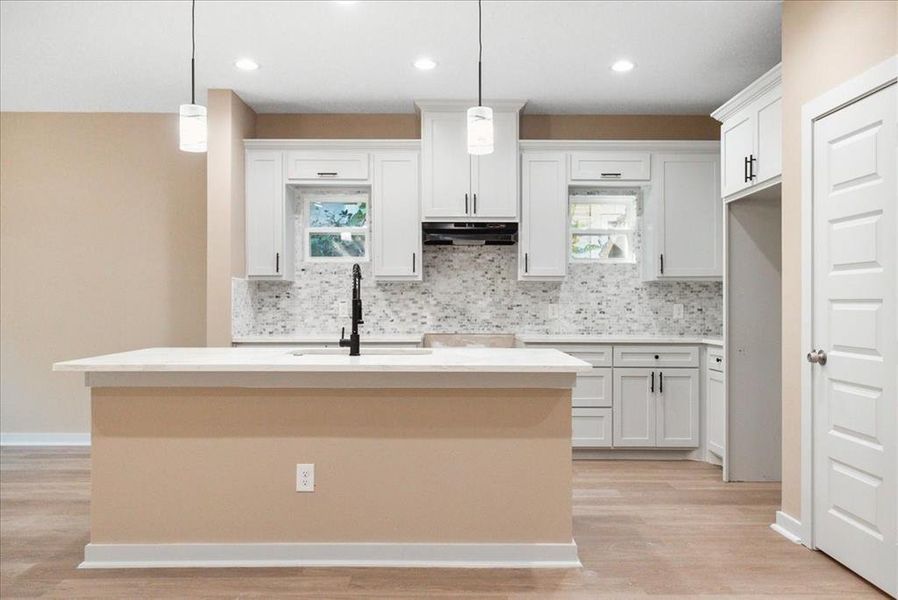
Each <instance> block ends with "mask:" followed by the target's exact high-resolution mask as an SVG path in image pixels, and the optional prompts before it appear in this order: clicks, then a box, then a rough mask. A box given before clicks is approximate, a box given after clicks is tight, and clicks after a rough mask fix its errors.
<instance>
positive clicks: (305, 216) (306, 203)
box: [302, 195, 371, 263]
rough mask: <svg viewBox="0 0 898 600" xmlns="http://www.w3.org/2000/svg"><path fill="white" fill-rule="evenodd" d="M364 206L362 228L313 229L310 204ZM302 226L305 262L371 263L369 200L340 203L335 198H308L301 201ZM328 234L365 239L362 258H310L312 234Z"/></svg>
mask: <svg viewBox="0 0 898 600" xmlns="http://www.w3.org/2000/svg"><path fill="white" fill-rule="evenodd" d="M315 202H317V203H319V204H364V205H365V206H366V212H365V226H364V227H313V226H312V225H311V224H310V223H311V221H312V204H313V203H315ZM302 225H303V238H304V240H303V245H304V247H305V248H304V252H305V261H306V262H320V263H354V262H370V261H371V199H370V196H367V195H366V196H365V198H364V199H359V200H350V201H342V200H339V199H337V198H334V199H322V198H320V197H315V196H310V197H307V198H305V199H304V200H303V210H302ZM316 233H318V234H330V235H334V234H336V235H341V234H343V233H348V234H350V235H362V236H364V238H365V244H364V247H365V254H364V255H363V256H312V235H313V234H316Z"/></svg>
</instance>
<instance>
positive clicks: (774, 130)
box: [751, 88, 783, 185]
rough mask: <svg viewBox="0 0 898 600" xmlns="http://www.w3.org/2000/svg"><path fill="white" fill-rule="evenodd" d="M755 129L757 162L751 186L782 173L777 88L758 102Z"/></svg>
mask: <svg viewBox="0 0 898 600" xmlns="http://www.w3.org/2000/svg"><path fill="white" fill-rule="evenodd" d="M755 127H756V129H755V139H756V140H757V143H756V144H755V149H756V150H757V153H756V155H755V158H756V159H757V162H756V163H755V164H754V169H753V174H754V177H753V178H752V180H751V183H752V185H757V184H759V183H763V182H765V181H767V180H768V179H771V178H773V177H776V176H777V175H781V174H782V173H783V144H782V139H783V134H782V131H783V109H782V93H781V92H780V90H779V88H777V89H775V90H773V91H772V92H770V93H768V94H766V95H765V96H763V97H762V98H761V99H760V100H759V101H758V104H757V114H756V116H755Z"/></svg>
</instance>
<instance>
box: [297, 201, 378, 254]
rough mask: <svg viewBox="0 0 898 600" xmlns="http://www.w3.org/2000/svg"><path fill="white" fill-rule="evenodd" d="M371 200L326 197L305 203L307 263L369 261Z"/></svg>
mask: <svg viewBox="0 0 898 600" xmlns="http://www.w3.org/2000/svg"><path fill="white" fill-rule="evenodd" d="M368 206H369V205H368V196H367V194H361V193H350V194H345V195H344V194H327V196H326V197H321V196H317V195H316V196H315V197H312V198H309V199H308V200H307V202H306V211H305V225H306V227H305V246H306V259H307V260H309V261H313V262H319V261H320V262H343V261H345V262H349V261H360V260H368V238H369V233H370V232H369V226H368Z"/></svg>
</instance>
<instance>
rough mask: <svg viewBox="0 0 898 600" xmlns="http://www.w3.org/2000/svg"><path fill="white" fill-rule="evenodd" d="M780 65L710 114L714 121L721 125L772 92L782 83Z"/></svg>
mask: <svg viewBox="0 0 898 600" xmlns="http://www.w3.org/2000/svg"><path fill="white" fill-rule="evenodd" d="M782 67H783V65H782V63H778V64H777V65H776V66H775V67H773V68H772V69H770V70H769V71H767V72H766V73H764V74H763V75H761V76H760V77H758V78H757V79H755V80H754V81H753V82H751V83H750V84H748V87H746V88H745V89H744V90H742V91H741V92H739V93H738V94H736V95H735V96H733V97H732V98H730V99H729V100H727V101H726V102H725V103H724V104H723V106H721V107H720V108H718V109H717V110H715V111H714V112H712V113H711V116H712V117H713V118H714V119H717V120H718V121H720V122H721V123H723V122H724V121H726V120H727V119H728V118H730V117H731V116H733V115H734V114H735V113H737V112H739V111H740V110H742V109H743V108H745V107H746V106H748V105H749V104H751V103H752V102H754V100H755V99H757V98H760V97H761V96H762V95H764V94H765V93H767V92H768V91H770V90H772V89H773V88H775V87H776V86H778V85H779V84H780V82H781V81H782Z"/></svg>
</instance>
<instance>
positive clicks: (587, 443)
mask: <svg viewBox="0 0 898 600" xmlns="http://www.w3.org/2000/svg"><path fill="white" fill-rule="evenodd" d="M611 421H612V417H611V409H610V408H575V409H573V416H572V420H571V445H572V446H573V447H574V448H610V447H611Z"/></svg>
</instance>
